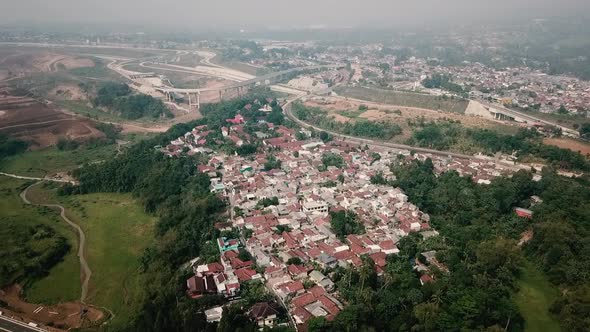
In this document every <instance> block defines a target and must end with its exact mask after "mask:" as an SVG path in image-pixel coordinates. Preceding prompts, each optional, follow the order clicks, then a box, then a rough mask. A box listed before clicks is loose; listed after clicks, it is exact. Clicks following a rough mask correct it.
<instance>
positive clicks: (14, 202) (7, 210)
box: [0, 176, 80, 303]
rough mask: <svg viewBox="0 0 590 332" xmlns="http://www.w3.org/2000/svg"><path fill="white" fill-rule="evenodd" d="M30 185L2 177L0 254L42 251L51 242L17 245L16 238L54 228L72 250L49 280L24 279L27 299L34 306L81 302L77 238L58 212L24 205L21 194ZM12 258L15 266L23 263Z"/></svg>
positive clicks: (29, 241) (15, 257) (42, 241)
mask: <svg viewBox="0 0 590 332" xmlns="http://www.w3.org/2000/svg"><path fill="white" fill-rule="evenodd" d="M27 185H28V184H27V182H25V181H24V180H18V179H13V178H9V177H5V176H0V252H4V249H6V250H10V251H14V250H19V249H20V248H25V247H31V248H35V250H41V251H42V250H44V246H45V245H46V244H47V241H48V239H42V240H38V239H35V238H34V236H33V237H31V238H30V239H29V240H27V241H23V242H20V243H13V241H14V240H16V238H15V234H16V233H18V232H20V231H22V230H26V229H29V228H36V227H39V226H40V225H46V226H49V227H51V228H52V229H53V230H55V232H56V235H59V236H63V237H65V238H66V239H67V241H68V243H69V245H70V246H71V248H72V249H71V250H70V251H69V252H68V253H67V254H66V256H65V257H64V260H63V261H62V262H60V263H58V264H57V265H56V266H55V267H53V268H52V269H51V270H50V274H49V276H48V277H45V278H43V279H40V280H37V281H35V280H28V279H27V278H26V277H25V278H23V279H21V283H24V285H25V287H26V286H30V287H27V288H26V292H25V297H26V298H27V299H28V300H29V301H32V302H47V303H55V302H60V301H72V300H77V299H79V298H80V277H79V276H80V265H79V262H78V257H77V256H76V250H75V248H76V246H77V239H76V235H75V234H74V233H73V231H72V230H71V228H70V227H69V226H68V225H67V224H66V223H65V222H63V220H62V219H61V218H60V217H59V215H58V213H57V212H56V211H53V210H50V209H48V208H43V207H35V206H31V205H27V204H24V203H23V202H22V200H21V199H20V197H19V194H20V192H21V191H22V190H23V189H24V188H25V187H26V186H27ZM10 257H11V258H12V263H13V264H19V265H20V264H21V263H22V262H21V260H20V258H19V255H18V253H13V254H12V255H10ZM2 259H3V260H4V259H8V257H2ZM21 266H22V265H21ZM23 275H24V272H23ZM29 290H31V291H29Z"/></svg>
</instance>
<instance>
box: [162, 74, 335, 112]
mask: <svg viewBox="0 0 590 332" xmlns="http://www.w3.org/2000/svg"><path fill="white" fill-rule="evenodd" d="M342 66H343V65H340V64H335V65H317V66H308V67H297V68H291V69H287V70H283V71H279V72H275V73H270V74H267V75H262V76H258V77H254V78H251V79H248V80H244V81H240V82H235V83H232V84H230V85H225V86H222V87H218V88H205V89H184V88H174V87H169V86H159V87H154V89H155V90H156V91H158V92H160V93H162V94H163V95H164V97H165V98H166V101H174V95H175V94H180V95H185V96H187V99H188V103H189V108H190V109H192V107H193V106H194V107H196V108H197V109H199V108H200V106H201V100H200V99H201V93H202V92H210V91H217V92H219V100H220V101H222V100H223V97H224V95H227V93H228V92H229V91H232V90H235V91H236V92H237V95H238V97H240V96H242V95H244V94H246V93H247V92H248V90H249V89H251V88H254V87H256V86H261V85H265V86H266V85H271V84H275V83H277V82H280V81H282V80H285V79H286V78H289V77H290V76H291V75H292V74H293V73H297V72H303V71H314V70H327V69H334V68H340V67H342Z"/></svg>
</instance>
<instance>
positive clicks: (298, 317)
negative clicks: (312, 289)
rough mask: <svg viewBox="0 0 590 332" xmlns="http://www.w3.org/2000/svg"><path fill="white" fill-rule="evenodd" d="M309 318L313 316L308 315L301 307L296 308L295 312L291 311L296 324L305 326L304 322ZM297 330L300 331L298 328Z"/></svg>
mask: <svg viewBox="0 0 590 332" xmlns="http://www.w3.org/2000/svg"><path fill="white" fill-rule="evenodd" d="M311 317H313V316H312V315H311V314H310V313H309V311H307V310H305V309H303V308H301V307H296V308H295V310H293V318H294V319H295V322H296V323H297V324H305V322H307V321H308V320H309V319H310V318H311ZM297 330H300V329H299V327H298V328H297Z"/></svg>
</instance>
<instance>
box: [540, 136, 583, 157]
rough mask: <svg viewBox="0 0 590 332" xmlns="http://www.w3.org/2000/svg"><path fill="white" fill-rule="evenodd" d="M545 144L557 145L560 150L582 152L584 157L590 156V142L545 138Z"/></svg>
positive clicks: (565, 138) (564, 138)
mask: <svg viewBox="0 0 590 332" xmlns="http://www.w3.org/2000/svg"><path fill="white" fill-rule="evenodd" d="M543 143H545V144H549V145H555V146H557V147H560V148H564V149H570V150H572V151H576V152H580V153H581V154H582V155H588V154H590V142H586V141H582V140H577V139H573V138H567V137H562V138H545V139H544V140H543Z"/></svg>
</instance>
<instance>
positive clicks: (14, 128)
mask: <svg viewBox="0 0 590 332" xmlns="http://www.w3.org/2000/svg"><path fill="white" fill-rule="evenodd" d="M0 134H5V135H11V136H13V137H16V138H20V139H23V140H25V141H28V142H30V143H31V148H32V149H40V148H44V147H47V146H50V145H54V144H56V143H57V141H58V140H59V139H61V138H66V139H71V140H78V141H84V140H88V139H91V138H101V137H104V134H103V133H102V132H100V131H99V130H97V129H96V128H95V127H94V123H93V122H92V121H90V120H86V119H81V118H74V117H72V116H69V115H67V114H65V113H63V112H60V111H58V110H55V109H53V108H51V107H48V106H47V105H45V104H42V103H40V102H38V101H37V100H35V99H32V98H29V97H21V96H15V95H14V94H13V93H12V91H11V90H10V89H7V88H4V89H2V88H0Z"/></svg>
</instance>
